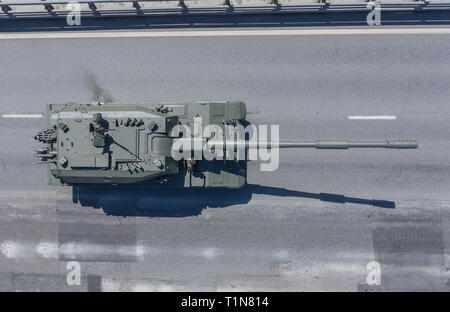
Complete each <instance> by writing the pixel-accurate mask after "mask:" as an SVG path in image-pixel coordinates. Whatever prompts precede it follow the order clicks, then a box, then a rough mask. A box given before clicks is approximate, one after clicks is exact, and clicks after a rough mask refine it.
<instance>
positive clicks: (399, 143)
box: [194, 140, 418, 150]
mask: <svg viewBox="0 0 450 312" xmlns="http://www.w3.org/2000/svg"><path fill="white" fill-rule="evenodd" d="M206 144H208V145H209V146H215V148H223V149H229V148H233V147H234V148H235V149H237V148H245V149H259V148H276V147H278V148H318V149H348V148H396V149H411V148H417V147H418V143H417V141H415V140H395V141H346V140H318V141H296V142H288V141H280V142H271V141H264V142H256V141H244V140H241V141H228V140H226V141H215V140H210V141H207V142H206ZM197 146H202V145H201V144H200V145H197ZM194 150H195V148H194Z"/></svg>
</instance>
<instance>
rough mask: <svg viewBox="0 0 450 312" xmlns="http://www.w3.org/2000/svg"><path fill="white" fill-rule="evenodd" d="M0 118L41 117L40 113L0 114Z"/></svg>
mask: <svg viewBox="0 0 450 312" xmlns="http://www.w3.org/2000/svg"><path fill="white" fill-rule="evenodd" d="M2 118H42V114H2Z"/></svg>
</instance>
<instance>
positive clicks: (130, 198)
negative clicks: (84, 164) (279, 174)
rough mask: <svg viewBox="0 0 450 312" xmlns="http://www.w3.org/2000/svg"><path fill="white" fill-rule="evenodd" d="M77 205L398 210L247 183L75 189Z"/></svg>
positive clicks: (110, 209) (164, 212)
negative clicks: (286, 200)
mask: <svg viewBox="0 0 450 312" xmlns="http://www.w3.org/2000/svg"><path fill="white" fill-rule="evenodd" d="M73 193H74V194H73V198H74V202H76V203H79V204H80V205H81V206H87V207H93V208H99V209H100V208H101V209H103V211H104V212H105V213H106V214H108V215H113V216H133V217H134V216H137V217H189V216H196V215H199V214H201V212H202V210H203V209H205V208H223V207H228V206H232V205H245V204H247V203H248V202H249V201H250V200H251V199H252V196H253V194H260V195H269V196H275V197H297V198H310V199H317V200H320V201H324V202H330V203H340V204H345V203H353V204H360V205H369V206H374V207H380V208H390V209H394V208H395V202H393V201H387V200H375V199H364V198H357V197H347V196H344V195H339V194H329V193H309V192H302V191H296V190H289V189H285V188H278V187H270V186H262V185H257V184H247V185H246V186H244V187H243V188H242V189H238V190H233V189H164V190H162V189H143V188H141V189H136V188H130V187H117V186H116V187H113V186H109V187H106V186H103V187H92V186H75V187H73Z"/></svg>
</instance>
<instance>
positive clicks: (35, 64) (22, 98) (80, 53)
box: [0, 35, 450, 291]
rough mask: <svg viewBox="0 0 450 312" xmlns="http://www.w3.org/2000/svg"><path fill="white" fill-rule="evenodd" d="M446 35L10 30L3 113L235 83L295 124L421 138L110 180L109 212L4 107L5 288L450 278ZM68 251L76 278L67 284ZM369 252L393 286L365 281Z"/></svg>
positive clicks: (415, 285) (270, 117)
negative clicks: (394, 146)
mask: <svg viewBox="0 0 450 312" xmlns="http://www.w3.org/2000/svg"><path fill="white" fill-rule="evenodd" d="M449 46H450V36H449V35H378V36H358V35H351V36H323V35H322V36H286V37H285V36H261V37H202V38H175V37H174V38H122V39H117V38H116V39H114V38H112V39H58V40H51V39H48V40H45V39H42V40H18V41H11V40H0V51H1V54H0V68H1V71H0V113H2V114H6V113H40V112H43V111H44V109H45V104H46V103H51V102H70V101H73V102H76V101H84V102H86V101H88V102H90V101H91V100H92V99H93V98H98V97H100V98H106V99H110V100H111V99H112V100H114V101H116V102H126V101H145V100H164V101H178V100H180V101H184V100H214V99H217V100H224V99H240V100H243V101H245V102H246V103H247V106H248V110H249V115H248V117H249V119H250V120H251V121H252V122H254V123H256V124H279V125H280V132H281V136H282V137H283V138H285V139H291V140H294V139H297V138H303V139H316V138H318V139H324V138H336V139H339V138H348V139H417V140H419V142H420V148H419V149H418V150H348V151H320V150H300V151H295V150H283V151H282V155H281V164H280V168H279V169H278V170H277V171H275V172H273V173H269V172H260V171H259V170H258V169H259V164H258V163H252V164H250V166H249V177H248V183H249V184H251V185H250V186H249V187H248V188H247V189H245V190H243V191H241V192H238V193H233V192H232V191H230V192H229V193H226V194H224V193H220V194H215V193H212V194H211V193H208V194H203V193H198V192H194V193H192V194H189V193H182V194H177V195H175V194H149V193H145V192H136V193H134V194H130V195H127V196H125V195H123V194H122V195H121V194H110V193H107V192H106V193H104V194H101V195H100V196H98V198H96V200H97V202H98V203H100V206H102V207H106V208H105V209H106V210H107V212H109V213H110V214H109V215H108V214H105V213H104V211H103V209H95V208H93V207H89V206H80V205H78V204H73V203H72V198H71V197H72V191H71V189H70V188H53V187H49V186H47V185H46V181H45V168H44V166H43V165H41V164H38V162H37V160H36V159H35V158H34V157H33V149H34V148H36V147H37V144H36V143H34V142H33V140H32V136H33V135H34V132H35V131H36V130H38V129H39V128H40V127H43V126H44V122H43V120H42V119H5V118H1V119H0V146H1V147H2V148H1V149H0V161H1V166H0V172H1V174H0V176H1V179H0V249H1V253H0V289H2V290H43V291H45V290H80V291H85V290H351V291H355V290H448V289H449V285H450V284H449V283H450V282H449V279H448V268H449V263H450V254H449V242H450V230H449V225H450V210H449V209H450V188H449V186H450V162H449V160H450V156H449V155H450V141H449V134H450V105H449V98H450V76H449V73H450V52H449ZM351 115H395V116H396V119H395V120H349V119H348V116H351ZM112 203H120V205H121V208H122V209H121V211H124V209H128V210H129V212H130V213H129V214H130V215H129V216H125V217H123V216H119V215H114V211H112V212H111V211H108V210H109V209H110V207H111V204H112ZM394 206H395V207H394ZM111 213H112V214H111ZM134 214H135V215H137V216H133V215H134ZM71 260H77V261H79V262H80V263H81V273H82V280H81V285H80V286H69V285H67V284H66V274H67V272H68V270H67V269H66V264H67V263H68V261H71ZM370 261H377V262H378V263H380V266H381V285H375V286H370V285H367V282H366V277H367V274H368V272H369V271H368V269H367V264H368V263H369V262H370Z"/></svg>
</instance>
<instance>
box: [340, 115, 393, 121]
mask: <svg viewBox="0 0 450 312" xmlns="http://www.w3.org/2000/svg"><path fill="white" fill-rule="evenodd" d="M348 119H350V120H395V119H397V117H396V116H348Z"/></svg>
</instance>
